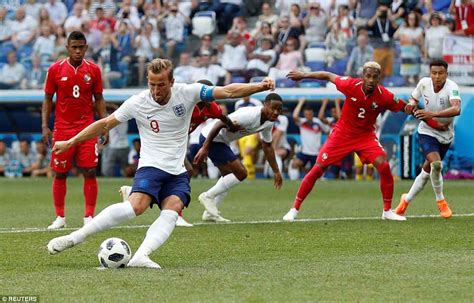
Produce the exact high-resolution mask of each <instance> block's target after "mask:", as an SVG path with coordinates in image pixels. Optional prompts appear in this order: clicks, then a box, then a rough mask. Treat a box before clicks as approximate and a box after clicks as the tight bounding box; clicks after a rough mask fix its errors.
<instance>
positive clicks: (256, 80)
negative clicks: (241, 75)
mask: <svg viewBox="0 0 474 303" xmlns="http://www.w3.org/2000/svg"><path fill="white" fill-rule="evenodd" d="M263 79H265V77H252V78H250V83H258V82H260V81H262V80H263Z"/></svg>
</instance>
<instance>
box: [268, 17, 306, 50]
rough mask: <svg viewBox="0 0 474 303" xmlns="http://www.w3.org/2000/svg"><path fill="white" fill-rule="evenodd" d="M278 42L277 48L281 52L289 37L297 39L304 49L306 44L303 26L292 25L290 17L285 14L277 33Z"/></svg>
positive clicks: (279, 23) (299, 45)
mask: <svg viewBox="0 0 474 303" xmlns="http://www.w3.org/2000/svg"><path fill="white" fill-rule="evenodd" d="M276 37H277V41H276V42H277V43H276V45H275V50H276V51H277V52H280V51H281V50H282V48H283V46H284V45H285V43H286V41H288V40H289V39H296V41H298V45H297V46H296V47H295V49H298V47H299V48H300V49H301V50H302V49H304V46H305V39H304V35H303V32H302V30H301V28H296V27H291V26H290V18H289V17H288V16H283V17H281V18H280V21H279V22H278V31H277V33H276Z"/></svg>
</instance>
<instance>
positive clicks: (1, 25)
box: [0, 6, 12, 46]
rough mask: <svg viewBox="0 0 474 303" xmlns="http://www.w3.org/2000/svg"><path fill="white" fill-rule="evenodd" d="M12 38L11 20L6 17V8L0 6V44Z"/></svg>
mask: <svg viewBox="0 0 474 303" xmlns="http://www.w3.org/2000/svg"><path fill="white" fill-rule="evenodd" d="M11 38H12V21H10V20H9V19H8V18H7V10H6V9H5V8H4V7H1V6H0V46H1V45H2V44H3V43H5V42H9V41H10V40H11Z"/></svg>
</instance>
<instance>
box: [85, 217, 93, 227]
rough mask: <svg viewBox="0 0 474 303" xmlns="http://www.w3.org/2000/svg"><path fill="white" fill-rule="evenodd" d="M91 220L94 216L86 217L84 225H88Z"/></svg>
mask: <svg viewBox="0 0 474 303" xmlns="http://www.w3.org/2000/svg"><path fill="white" fill-rule="evenodd" d="M90 221H92V216H89V217H84V225H86V224H87V223H89V222H90Z"/></svg>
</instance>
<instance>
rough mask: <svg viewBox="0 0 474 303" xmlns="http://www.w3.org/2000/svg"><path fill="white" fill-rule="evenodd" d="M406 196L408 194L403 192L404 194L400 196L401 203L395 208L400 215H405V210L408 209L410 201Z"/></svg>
mask: <svg viewBox="0 0 474 303" xmlns="http://www.w3.org/2000/svg"><path fill="white" fill-rule="evenodd" d="M406 196H407V194H402V196H401V197H400V203H399V204H398V206H397V208H395V213H396V214H397V215H399V216H404V215H405V211H406V210H407V207H408V203H407V201H406V200H405V197H406Z"/></svg>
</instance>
